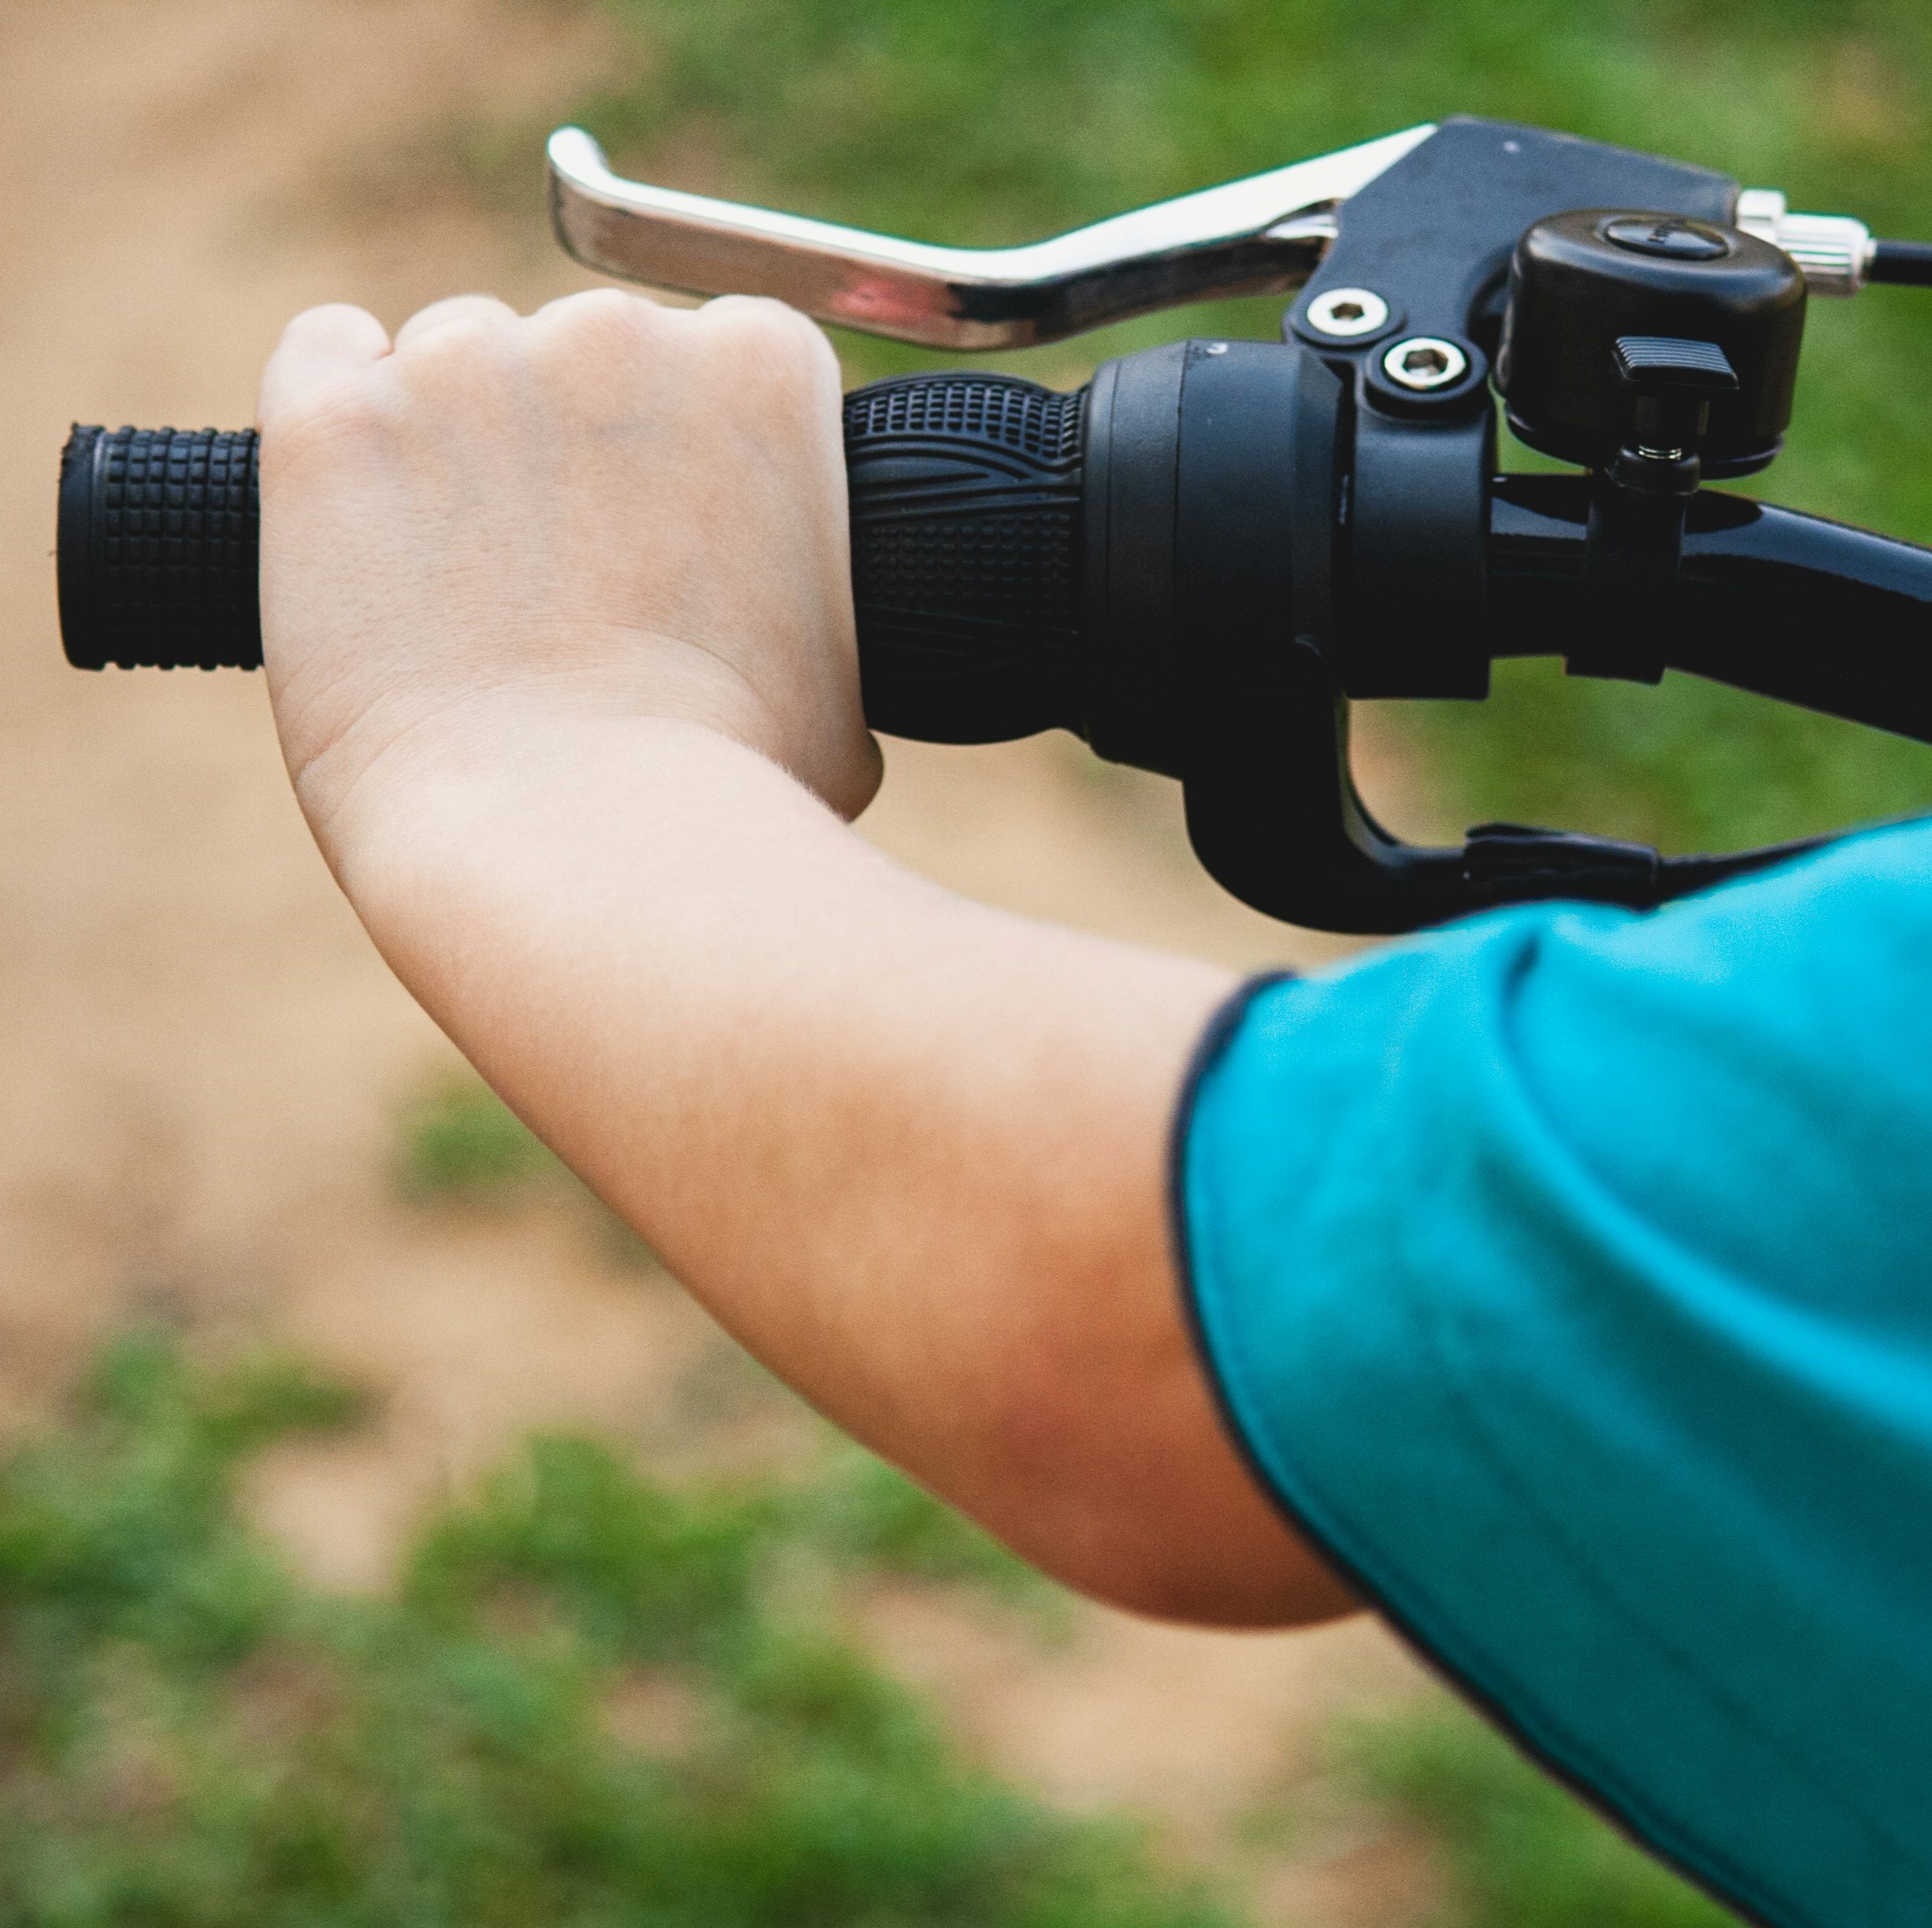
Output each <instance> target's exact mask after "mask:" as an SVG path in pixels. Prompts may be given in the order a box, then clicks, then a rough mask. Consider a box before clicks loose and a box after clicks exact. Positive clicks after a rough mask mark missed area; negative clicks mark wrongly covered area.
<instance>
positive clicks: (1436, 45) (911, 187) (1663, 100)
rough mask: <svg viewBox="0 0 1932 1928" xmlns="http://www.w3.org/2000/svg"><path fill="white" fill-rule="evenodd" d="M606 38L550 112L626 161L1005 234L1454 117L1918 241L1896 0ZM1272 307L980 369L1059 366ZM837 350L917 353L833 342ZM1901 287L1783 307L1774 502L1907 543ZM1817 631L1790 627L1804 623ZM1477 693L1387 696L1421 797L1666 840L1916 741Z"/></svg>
mask: <svg viewBox="0 0 1932 1928" xmlns="http://www.w3.org/2000/svg"><path fill="white" fill-rule="evenodd" d="M602 4H603V11H605V12H606V13H608V14H609V15H610V17H611V18H612V19H613V20H614V21H615V22H616V23H617V26H618V28H619V29H620V32H621V35H622V36H623V39H624V43H625V46H626V47H627V49H628V53H627V54H626V56H625V61H624V62H623V65H622V68H621V72H620V74H619V76H618V77H617V79H616V80H614V82H613V83H611V84H610V85H608V86H606V87H604V88H603V89H602V90H601V91H599V93H597V94H596V95H595V96H594V97H592V98H588V99H586V100H584V101H583V102H581V103H580V106H579V108H578V114H579V117H580V118H581V119H582V120H584V122H585V123H586V124H588V125H589V126H590V127H591V128H592V129H593V131H595V132H597V133H598V134H599V135H600V137H602V138H603V139H604V140H605V141H606V143H607V144H608V145H609V146H611V148H612V149H613V150H614V152H615V153H616V154H617V155H618V156H619V157H620V158H621V159H622V160H623V161H625V163H627V164H628V165H631V166H632V167H634V168H636V169H640V170H641V171H643V172H647V173H649V172H655V173H656V174H657V175H658V176H659V177H660V178H662V177H664V176H666V174H667V173H668V174H669V176H672V177H674V178H677V179H678V180H680V181H683V182H684V183H685V184H703V185H706V186H709V187H712V188H713V189H714V190H718V189H721V190H723V191H729V192H736V193H739V194H743V195H753V196H757V197H760V198H767V199H769V200H771V201H773V202H776V203H777V204H778V205H781V206H787V207H790V208H793V209H799V210H801V211H805V212H810V213H818V214H823V215H827V216H830V217H836V218H841V219H846V220H851V221H860V222H863V223H866V224H871V225H875V226H878V227H881V228H888V229H890V230H892V231H895V232H902V233H905V234H908V235H916V236H920V237H922V238H925V239H935V240H951V241H961V242H975V243H995V242H1002V241H1011V240H1016V239H1025V238H1029V237H1031V236H1033V235H1038V234H1040V233H1043V232H1050V231H1051V230H1053V229H1055V228H1060V227H1062V226H1065V225H1067V224H1070V223H1073V222H1076V221H1085V220H1089V219H1092V218H1095V217H1098V216H1100V215H1103V214H1106V213H1111V212H1113V211H1114V210H1116V209H1120V208H1123V207H1127V206H1134V205H1137V204H1139V203H1141V202H1147V201H1150V200H1153V199H1156V198H1160V197H1162V196H1163V195H1170V194H1174V193H1177V192H1180V191H1184V190H1186V189H1188V188H1191V187H1200V186H1202V185H1204V184H1208V183H1210V182H1213V181H1216V180H1226V179H1228V178H1230V177H1232V176H1237V175H1240V174H1244V173H1248V172H1255V171H1256V170H1259V169H1263V168H1268V167H1273V166H1276V165H1279V164H1281V162H1283V161H1287V160H1290V159H1292V158H1296V157H1298V156H1300V155H1303V154H1311V153H1317V152H1320V151H1322V150H1326V149H1328V148H1330V147H1333V146H1340V145H1342V144H1344V143H1348V142H1352V141H1355V140H1359V139H1366V138H1367V137H1369V136H1370V135H1375V134H1380V133H1384V132H1388V131H1389V130H1391V129H1392V128H1398V127H1402V126H1405V125H1408V124H1412V123H1414V122H1416V121H1419V120H1430V119H1435V118H1438V117H1441V116H1443V115H1444V114H1448V113H1456V112H1464V113H1483V114H1490V115H1494V116H1497V117H1502V118H1507V119H1515V120H1528V121H1532V122H1535V123H1538V124H1544V125H1548V126H1552V127H1558V128H1567V129H1569V130H1571V131H1573V132H1577V133H1580V134H1585V135H1593V136H1596V137H1597V138H1600V139H1609V140H1614V141H1618V142H1621V143H1625V144H1627V145H1630V146H1639V147H1646V148H1652V149H1656V150H1660V151H1663V152H1666V153H1669V154H1674V155H1677V156H1679V157H1681V158H1684V159H1686V160H1690V161H1699V162H1702V163H1704V164H1706V165H1711V166H1714V167H1717V168H1719V169H1723V170H1724V171H1726V172H1730V173H1732V174H1734V175H1736V176H1739V177H1740V178H1741V179H1742V180H1745V182H1746V183H1748V184H1756V185H1767V186H1775V187H1782V188H1783V189H1785V190H1786V192H1787V193H1788V194H1789V195H1790V196H1791V198H1792V202H1793V206H1800V207H1808V208H1815V209H1823V210H1836V209H1845V210H1849V211H1852V212H1856V213H1860V214H1861V215H1863V217H1865V218H1867V220H1868V221H1871V223H1872V224H1873V225H1874V227H1875V228H1876V229H1877V230H1878V232H1881V233H1887V234H1899V235H1927V234H1932V9H1926V7H1925V6H1923V3H1922V0H1858V3H1856V4H1852V3H1849V0H1563V3H1561V4H1559V0H1486V3H1485V5H1482V6H1442V5H1441V4H1440V3H1439V0H1347V4H1344V3H1343V0H1197V3H1190V4H1181V0H792V3H791V4H787V5H782V6H781V5H774V4H772V0H602ZM1278 306H1279V304H1278V303H1270V302H1242V303H1233V304H1223V305H1222V306H1219V307H1218V308H1213V309H1206V310H1195V311H1192V312H1191V313H1175V314H1173V315H1170V316H1166V317H1155V318H1151V319H1149V320H1145V321H1139V322H1136V323H1133V324H1128V325H1126V326H1125V327H1122V328H1114V329H1111V330H1108V331H1106V332H1103V333H1101V334H1099V335H1096V336H1093V337H1091V338H1090V339H1088V341H1087V342H1085V343H1081V344H1075V345H1073V346H1071V347H1053V348H1049V349H1044V350H1036V351H1032V352H1029V353H1027V354H1021V355H1017V356H1012V357H1008V358H1003V361H1002V363H1001V365H1003V366H1008V367H1011V368H1014V369H1019V370H1021V371H1023V372H1029V373H1034V374H1036V375H1037V376H1040V378H1041V379H1044V380H1053V381H1055V382H1057V383H1060V384H1067V383H1071V382H1074V381H1077V380H1080V379H1081V378H1082V376H1083V374H1084V371H1085V367H1086V366H1087V365H1090V363H1091V361H1092V360H1094V359H1097V358H1100V357H1102V356H1104V355H1107V354H1118V353H1120V352H1122V351H1123V350H1125V349H1127V348H1129V347H1136V346H1140V345H1143V344H1144V343H1148V342H1150V341H1152V340H1155V339H1165V338H1168V337H1170V336H1175V335H1179V334H1184V333H1188V332H1217V333H1226V332H1247V333H1251V334H1271V333H1272V332H1274V327H1275V319H1276V314H1277V309H1278ZM840 346H841V348H842V350H843V351H844V354H846V357H847V362H848V365H849V367H850V369H851V372H852V373H853V374H854V375H855V376H861V377H864V376H876V375H878V374H881V373H888V372H892V371H895V370H898V369H905V368H910V367H916V366H922V365H929V364H930V363H932V362H933V361H935V360H936V359H937V358H935V357H932V356H929V355H925V354H921V353H920V352H918V351H917V350H909V349H901V348H895V347H891V346H889V345H886V344H881V343H875V342H872V341H870V340H867V339H863V338H860V337H855V336H853V337H846V338H844V339H842V340H841V343H840ZM1928 369H1932V300H1928V299H1926V298H1924V297H1923V296H1920V295H1915V294H1913V293H1912V292H1909V291H1898V290H1879V291H1873V292H1871V293H1869V294H1867V295H1865V296H1864V297H1863V298H1861V299H1860V300H1859V301H1857V302H1852V303H1840V304H1834V303H1830V302H1817V303H1815V304H1814V305H1813V310H1812V320H1811V342H1810V346H1809V349H1808V354H1807V358H1806V362H1805V369H1804V379H1803V382H1802V385H1801V390H1800V399H1799V412H1798V419H1797V424H1796V426H1795V428H1794V429H1793V434H1792V436H1791V439H1790V443H1789V451H1788V453H1787V454H1786V456H1785V458H1783V460H1782V462H1780V463H1779V465H1778V467H1777V468H1775V469H1773V470H1772V471H1771V474H1770V475H1769V476H1767V477H1765V478H1763V479H1762V480H1761V482H1760V484H1758V485H1757V486H1760V487H1761V488H1762V490H1763V492H1764V493H1766V494H1767V495H1772V496H1774V497H1775V498H1776V499H1778V500H1781V501H1785V502H1790V503H1792V504H1793V505H1795V506H1799V507H1801V508H1805V509H1809V510H1814V511H1817V512H1819V513H1823V514H1831V515H1834V516H1836V517H1840V518H1841V519H1843V520H1846V521H1859V522H1864V523H1867V524H1870V525H1872V526H1874V527H1877V528H1884V529H1886V530H1889V531H1890V532H1893V533H1895V534H1898V535H1901V536H1908V537H1911V538H1912V539H1916V540H1920V541H1926V540H1932V381H1929V380H1928V379H1927V372H1928ZM1829 642H1830V639H1829V638H1821V639H1820V644H1821V647H1829ZM1498 685H1499V689H1498V694H1497V696H1496V698H1495V699H1493V700H1492V701H1491V702H1490V703H1488V704H1486V705H1483V706H1479V707H1478V706H1460V705H1426V706H1425V705H1418V706H1400V714H1399V716H1398V718H1397V726H1398V728H1399V729H1401V730H1402V731H1403V732H1404V734H1405V736H1406V738H1407V741H1408V743H1409V744H1410V745H1411V750H1412V752H1413V754H1415V755H1417V756H1419V757H1422V758H1426V760H1427V761H1428V762H1429V763H1430V765H1431V766H1432V767H1433V769H1434V771H1435V772H1436V773H1437V782H1438V784H1439V785H1440V787H1441V788H1442V789H1444V791H1445V792H1447V793H1448V803H1447V805H1446V806H1445V807H1446V809H1447V812H1448V814H1450V815H1454V814H1457V813H1458V812H1459V813H1460V814H1462V815H1463V817H1464V818H1466V819H1467V818H1475V817H1479V816H1505V817H1514V818H1526V819H1528V820H1530V821H1556V822H1559V823H1574V824H1578V825H1583V826H1585V827H1589V828H1594V829H1602V830H1605V831H1610V832H1617V833H1620V834H1626V835H1634V836H1643V837H1645V838H1653V839H1656V840H1659V841H1661V842H1663V844H1666V845H1667V846H1669V847H1676V848H1682V847H1722V846H1724V845H1726V844H1733V843H1737V842H1743V841H1748V840H1756V839H1759V838H1763V837H1776V836H1793V835H1798V834H1803V833H1808V832H1812V831H1815V830H1819V829H1826V828H1829V827H1831V826H1833V825H1837V824H1840V823H1843V822H1846V821H1860V820H1867V819H1872V818H1883V817H1887V816H1890V815H1894V814H1900V813H1903V812H1905V811H1908V810H1913V809H1915V808H1919V807H1922V806H1926V804H1928V803H1932V751H1927V750H1926V749H1925V748H1923V747H1920V746H1918V745H1915V744H1908V743H1902V742H1900V741H1898V740H1894V739H1890V738H1887V737H1884V736H1880V735H1878V734H1877V733H1876V732H1871V731H1866V730H1860V729H1852V728H1851V727H1849V726H1845V725H1835V724H1833V723H1830V722H1828V721H1824V720H1823V719H1819V718H1815V717H1808V716H1804V715H1801V714H1798V713H1796V712H1792V711H1786V710H1775V709H1773V708H1772V707H1771V706H1767V705H1766V704H1764V703H1762V702H1761V701H1760V700H1758V699H1752V698H1749V697H1745V696H1741V695H1737V694H1735V693H1734V692H1732V691H1727V690H1724V689H1721V688H1717V687H1715V686H1714V685H1710V684H1699V683H1697V682H1696V681H1695V680H1693V679H1690V678H1688V677H1671V678H1670V679H1668V680H1667V684H1666V686H1665V688H1663V690H1662V691H1649V690H1642V689H1636V688H1629V687H1627V686H1622V685H1604V684H1589V683H1585V682H1582V681H1580V680H1569V679H1566V678H1564V677H1562V676H1561V675H1560V673H1552V671H1551V669H1550V666H1548V665H1544V664H1530V665H1509V666H1504V669H1503V671H1502V673H1500V675H1499V677H1498Z"/></svg>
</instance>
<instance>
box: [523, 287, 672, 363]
mask: <svg viewBox="0 0 1932 1928" xmlns="http://www.w3.org/2000/svg"><path fill="white" fill-rule="evenodd" d="M660 312H661V311H660V310H659V309H658V306H657V305H656V303H655V302H651V301H648V300H647V299H646V298H644V297H643V295H632V294H630V293H629V292H627V291H625V289H623V288H588V289H586V290H585V291H584V292H583V293H582V294H580V295H569V296H567V297H566V298H565V299H563V300H562V301H558V302H552V303H551V305H550V306H548V307H547V308H545V309H543V310H541V311H540V313H538V314H537V315H536V317H534V319H533V332H534V336H535V339H536V342H537V343H538V344H539V347H540V350H541V351H542V352H543V353H545V354H549V355H551V356H557V355H564V356H577V355H581V354H586V353H590V354H597V353H599V352H620V353H628V352H633V351H635V350H636V347H637V344H638V343H640V341H642V340H643V339H645V338H646V337H647V336H648V335H649V334H650V333H651V332H652V329H653V327H654V324H655V321H656V318H657V317H658V314H659V313H660Z"/></svg>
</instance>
